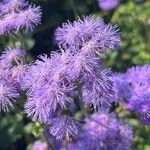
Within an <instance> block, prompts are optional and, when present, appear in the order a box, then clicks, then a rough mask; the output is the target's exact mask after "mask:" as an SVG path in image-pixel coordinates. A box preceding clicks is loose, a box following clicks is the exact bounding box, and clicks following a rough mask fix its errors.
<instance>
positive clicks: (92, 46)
mask: <svg viewBox="0 0 150 150" xmlns="http://www.w3.org/2000/svg"><path fill="white" fill-rule="evenodd" d="M55 39H56V42H57V43H58V44H59V45H61V46H62V47H64V48H69V49H70V50H71V52H72V53H75V54H76V53H78V52H82V51H88V52H89V53H90V54H91V53H105V49H107V48H110V49H113V50H115V49H117V48H118V47H119V45H120V36H119V33H118V29H117V27H116V26H111V25H110V24H108V25H106V24H105V23H104V22H103V20H102V19H101V18H95V17H93V16H88V17H85V18H84V19H83V20H81V19H79V20H77V21H74V22H73V23H70V22H69V23H65V24H63V26H62V27H59V28H58V29H57V30H56V33H55Z"/></svg>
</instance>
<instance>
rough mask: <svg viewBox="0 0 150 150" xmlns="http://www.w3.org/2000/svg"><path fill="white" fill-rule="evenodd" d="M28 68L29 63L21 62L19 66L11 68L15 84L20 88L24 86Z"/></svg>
mask: <svg viewBox="0 0 150 150" xmlns="http://www.w3.org/2000/svg"><path fill="white" fill-rule="evenodd" d="M27 68H28V66H27V65H23V64H19V65H18V66H14V67H12V68H11V70H10V72H11V77H12V79H13V81H14V82H15V84H16V85H18V88H19V89H20V88H21V87H22V83H23V81H24V76H25V74H26V70H27Z"/></svg>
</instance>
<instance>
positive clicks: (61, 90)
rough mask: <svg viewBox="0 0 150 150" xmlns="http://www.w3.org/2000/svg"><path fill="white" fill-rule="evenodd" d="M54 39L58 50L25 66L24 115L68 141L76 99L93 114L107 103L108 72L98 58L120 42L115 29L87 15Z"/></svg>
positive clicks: (75, 128) (75, 130)
mask: <svg viewBox="0 0 150 150" xmlns="http://www.w3.org/2000/svg"><path fill="white" fill-rule="evenodd" d="M55 36H56V42H58V45H59V46H61V47H62V48H61V51H60V52H54V53H52V54H51V56H50V58H48V57H47V56H40V57H39V59H38V60H36V61H35V62H34V63H31V64H30V66H29V69H28V70H27V73H26V75H25V77H24V81H23V82H22V89H24V90H27V102H26V104H25V112H26V113H27V115H28V116H29V117H31V118H32V120H33V121H40V122H42V123H48V124H50V126H51V127H50V133H51V134H52V135H54V136H56V138H57V139H60V140H62V139H67V140H69V139H70V138H76V137H77V135H78V134H79V132H80V131H81V130H82V127H81V125H80V124H79V123H78V122H77V121H76V120H75V119H74V118H73V117H72V114H73V113H72V109H71V108H72V107H71V106H72V105H73V103H74V101H75V100H76V99H79V100H80V101H82V103H83V105H84V106H85V107H88V106H91V107H93V108H94V109H95V110H97V109H100V108H101V107H106V106H109V105H110V104H111V102H112V100H113V96H114V92H113V90H112V86H113V82H112V80H111V78H110V77H111V74H112V73H111V70H110V69H108V68H106V67H105V65H104V64H103V62H101V61H99V55H103V54H105V52H106V48H111V49H113V50H115V49H116V48H118V47H119V44H120V37H119V33H118V30H117V27H116V26H115V27H113V26H111V25H110V24H109V25H106V24H105V23H104V22H103V20H102V19H101V18H97V19H96V18H95V17H92V16H90V17H85V18H84V19H83V20H81V19H79V20H78V21H74V22H73V23H70V22H68V23H65V24H63V27H59V28H58V29H57V30H56V34H55Z"/></svg>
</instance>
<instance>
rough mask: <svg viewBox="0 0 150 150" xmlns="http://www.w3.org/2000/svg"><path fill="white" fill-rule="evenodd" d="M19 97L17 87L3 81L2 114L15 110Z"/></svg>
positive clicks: (0, 85)
mask: <svg viewBox="0 0 150 150" xmlns="http://www.w3.org/2000/svg"><path fill="white" fill-rule="evenodd" d="M18 97H19V93H18V92H17V90H16V88H15V86H14V85H13V84H11V83H8V82H4V81H1V83H0V112H1V111H5V112H7V111H9V110H10V109H13V107H14V103H15V102H16V99H17V98H18Z"/></svg>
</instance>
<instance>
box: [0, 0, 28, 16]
mask: <svg viewBox="0 0 150 150" xmlns="http://www.w3.org/2000/svg"><path fill="white" fill-rule="evenodd" d="M27 6H28V3H27V2H26V0H3V1H2V2H1V3H0V12H1V13H2V14H5V13H6V14H9V13H12V12H18V11H20V10H23V9H24V8H25V7H27Z"/></svg>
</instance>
